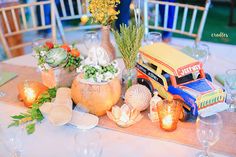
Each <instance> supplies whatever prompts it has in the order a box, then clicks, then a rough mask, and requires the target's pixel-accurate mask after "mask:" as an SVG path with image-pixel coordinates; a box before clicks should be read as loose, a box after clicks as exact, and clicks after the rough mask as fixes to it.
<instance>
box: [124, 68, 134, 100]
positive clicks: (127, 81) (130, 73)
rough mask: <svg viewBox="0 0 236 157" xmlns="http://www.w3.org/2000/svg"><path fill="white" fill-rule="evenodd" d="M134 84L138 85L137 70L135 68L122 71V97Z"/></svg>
mask: <svg viewBox="0 0 236 157" xmlns="http://www.w3.org/2000/svg"><path fill="white" fill-rule="evenodd" d="M134 84H137V70H136V69H135V68H133V69H124V70H123V71H122V96H124V94H125V92H126V90H127V89H128V88H129V87H131V86H132V85H134Z"/></svg>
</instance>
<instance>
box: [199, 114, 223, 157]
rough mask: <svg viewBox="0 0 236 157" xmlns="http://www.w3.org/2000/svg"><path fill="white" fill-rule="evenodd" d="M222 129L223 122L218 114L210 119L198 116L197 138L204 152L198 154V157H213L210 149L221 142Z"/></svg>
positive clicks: (209, 117)
mask: <svg viewBox="0 0 236 157" xmlns="http://www.w3.org/2000/svg"><path fill="white" fill-rule="evenodd" d="M222 127H223V122H222V119H221V116H220V115H219V114H218V113H217V114H214V115H212V116H208V117H204V116H202V115H199V116H198V119H197V137H198V140H199V142H200V143H201V145H202V146H203V148H204V151H203V152H200V153H199V154H197V157H211V155H210V154H209V152H208V149H209V147H210V146H212V145H214V144H215V143H216V142H217V141H218V140H219V138H220V133H221V130H222Z"/></svg>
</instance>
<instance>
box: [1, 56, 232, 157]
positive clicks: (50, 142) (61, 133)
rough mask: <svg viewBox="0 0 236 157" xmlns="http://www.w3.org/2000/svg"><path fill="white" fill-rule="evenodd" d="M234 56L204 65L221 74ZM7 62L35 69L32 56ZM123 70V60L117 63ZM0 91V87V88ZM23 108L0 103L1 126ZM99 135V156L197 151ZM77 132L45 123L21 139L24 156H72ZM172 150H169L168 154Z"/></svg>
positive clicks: (184, 155)
mask: <svg viewBox="0 0 236 157" xmlns="http://www.w3.org/2000/svg"><path fill="white" fill-rule="evenodd" d="M230 55H231V56H233V57H229V58H227V60H224V59H222V58H224V57H225V55H224V52H221V53H213V54H212V56H211V58H210V59H209V60H208V62H207V63H206V64H205V70H206V71H207V72H209V73H211V74H212V75H213V76H214V75H215V74H220V73H224V72H225V71H226V70H227V69H230V68H236V64H235V58H236V54H230ZM6 63H9V64H13V65H24V66H31V67H35V66H36V61H35V60H34V59H33V57H32V55H31V54H29V55H25V56H21V57H18V58H14V59H10V60H8V61H6ZM119 63H120V66H121V67H123V64H122V61H121V60H119ZM0 89H1V88H0ZM24 110H25V108H22V107H17V106H10V105H8V104H6V103H3V102H0V125H2V126H3V127H5V126H7V125H8V124H9V122H10V118H9V116H10V115H13V114H17V113H20V112H23V111H24ZM95 129H96V130H97V131H99V132H100V133H101V134H102V144H103V154H102V157H111V156H112V157H144V156H148V157H156V156H161V157H170V156H175V157H190V156H195V155H196V154H197V153H198V152H199V151H200V150H198V149H195V148H192V147H189V146H185V145H180V144H177V143H173V142H168V141H162V140H157V139H150V138H144V137H138V136H133V135H129V134H125V133H121V132H116V131H112V130H107V129H103V128H98V127H97V128H95ZM76 132H78V129H76V128H74V127H71V126H63V127H53V126H51V125H50V124H49V123H48V122H47V121H43V122H42V124H39V125H37V128H36V132H35V133H34V134H33V135H30V136H27V138H26V139H25V140H24V151H23V157H32V156H34V157H42V156H44V157H55V156H57V157H65V156H70V157H74V156H75V153H74V135H75V134H76ZM170 150H171V151H170ZM214 155H215V157H227V155H222V154H214ZM7 156H8V154H7V153H6V151H4V148H3V147H2V146H0V157H7Z"/></svg>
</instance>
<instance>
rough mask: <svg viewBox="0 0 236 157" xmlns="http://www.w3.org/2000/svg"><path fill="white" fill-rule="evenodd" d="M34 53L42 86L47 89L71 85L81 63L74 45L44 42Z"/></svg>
mask: <svg viewBox="0 0 236 157" xmlns="http://www.w3.org/2000/svg"><path fill="white" fill-rule="evenodd" d="M34 51H35V57H36V58H37V60H38V67H39V69H40V70H41V74H42V81H43V84H44V85H46V86H47V87H49V88H53V87H55V86H56V87H59V86H70V85H71V82H72V80H73V78H74V77H75V75H76V68H78V67H79V66H80V62H81V57H80V52H79V51H78V49H77V48H76V47H75V45H74V44H72V45H68V44H54V43H52V42H46V43H45V44H43V45H41V46H38V47H35V48H34Z"/></svg>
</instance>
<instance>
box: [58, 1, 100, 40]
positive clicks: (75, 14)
mask: <svg viewBox="0 0 236 157" xmlns="http://www.w3.org/2000/svg"><path fill="white" fill-rule="evenodd" d="M59 1H60V4H59V6H57V9H56V20H57V24H58V27H59V33H60V34H61V37H62V41H63V42H66V41H67V40H66V37H65V32H69V31H76V30H88V29H96V28H100V27H101V26H100V25H81V26H76V27H67V28H65V27H63V25H62V22H63V21H70V20H76V19H81V18H82V17H83V16H87V17H88V18H89V17H91V14H90V12H89V10H88V0H59ZM66 3H67V4H68V5H69V6H68V8H66V5H65V4H66ZM59 8H60V9H61V16H60V15H59Z"/></svg>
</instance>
